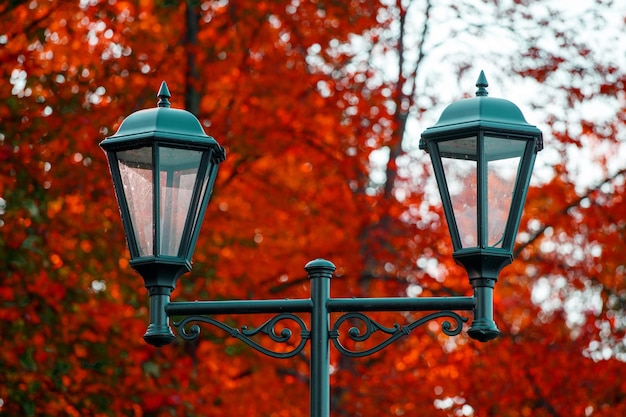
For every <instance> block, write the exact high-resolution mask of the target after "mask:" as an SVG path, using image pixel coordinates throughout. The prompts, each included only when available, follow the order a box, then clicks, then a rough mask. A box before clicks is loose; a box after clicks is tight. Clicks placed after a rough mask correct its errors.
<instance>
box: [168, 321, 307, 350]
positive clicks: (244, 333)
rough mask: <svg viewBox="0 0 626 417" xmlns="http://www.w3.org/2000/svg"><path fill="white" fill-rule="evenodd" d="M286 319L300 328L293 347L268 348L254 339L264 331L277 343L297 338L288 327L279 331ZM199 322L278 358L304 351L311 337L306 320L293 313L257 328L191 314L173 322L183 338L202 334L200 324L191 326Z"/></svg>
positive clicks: (193, 337)
mask: <svg viewBox="0 0 626 417" xmlns="http://www.w3.org/2000/svg"><path fill="white" fill-rule="evenodd" d="M285 320H288V321H292V322H295V324H296V325H297V327H299V328H300V335H299V337H300V340H299V341H298V343H297V344H296V346H295V347H293V348H292V349H290V350H287V351H285V352H276V351H273V350H270V349H268V348H266V347H265V346H262V345H261V344H259V343H257V342H256V341H255V340H254V339H253V338H254V336H257V335H259V334H261V333H263V334H265V335H267V336H269V338H270V339H271V340H272V341H274V342H276V343H282V344H285V345H286V344H287V343H289V342H291V341H292V338H293V339H294V340H295V337H294V334H293V331H292V330H291V329H289V328H287V327H283V328H282V329H281V330H280V331H277V326H278V325H279V324H280V323H281V322H284V321H285ZM198 322H200V323H207V324H210V325H213V326H215V327H217V328H219V329H222V330H223V331H225V332H226V333H228V334H230V336H232V337H234V338H237V339H239V340H241V341H242V342H244V343H245V344H247V345H248V346H250V347H252V348H253V349H255V350H257V351H259V352H261V353H263V354H265V355H267V356H271V357H272V358H277V359H286V358H291V357H293V356H295V355H297V354H298V353H300V352H301V351H302V349H304V346H305V345H306V342H307V340H308V339H309V338H310V332H309V330H308V329H307V326H306V324H305V323H304V321H303V320H302V319H301V318H300V317H298V316H296V315H295V314H292V313H281V314H278V315H276V316H274V317H273V318H271V319H269V320H267V321H266V322H265V323H263V324H262V325H261V326H259V327H257V328H250V329H249V328H248V327H247V326H241V329H238V328H235V327H231V326H229V325H227V324H226V323H223V322H221V321H219V320H216V319H213V318H211V317H208V316H189V317H186V318H184V319H183V320H180V321H176V322H174V323H173V324H174V326H175V327H176V328H178V329H179V331H180V335H181V336H182V338H183V339H185V340H194V339H196V338H197V337H198V336H199V335H200V326H198V325H197V324H193V325H191V326H189V325H190V324H192V323H198Z"/></svg>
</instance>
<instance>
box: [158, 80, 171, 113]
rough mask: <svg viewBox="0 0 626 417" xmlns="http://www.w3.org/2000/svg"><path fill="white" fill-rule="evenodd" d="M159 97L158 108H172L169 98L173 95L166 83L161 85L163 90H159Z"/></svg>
mask: <svg viewBox="0 0 626 417" xmlns="http://www.w3.org/2000/svg"><path fill="white" fill-rule="evenodd" d="M157 97H158V99H159V102H158V103H157V107H169V106H170V100H169V98H170V97H172V95H171V94H170V90H169V89H168V88H167V84H166V83H165V81H163V82H162V83H161V88H159V92H158V93H157Z"/></svg>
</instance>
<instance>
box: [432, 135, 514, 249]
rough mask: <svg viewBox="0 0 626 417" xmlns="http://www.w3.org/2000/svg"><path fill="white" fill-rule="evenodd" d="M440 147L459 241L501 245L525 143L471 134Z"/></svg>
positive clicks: (476, 244)
mask: <svg viewBox="0 0 626 417" xmlns="http://www.w3.org/2000/svg"><path fill="white" fill-rule="evenodd" d="M438 146H439V154H440V155H441V158H442V165H443V169H444V173H445V177H446V183H447V186H448V192H449V195H450V201H451V203H452V209H453V212H454V217H455V221H456V226H457V229H458V233H459V238H460V242H461V246H462V247H463V248H470V247H481V248H486V247H502V243H503V237H504V231H505V228H506V224H507V220H508V216H509V212H510V210H511V202H512V198H513V192H514V189H515V184H516V181H517V175H518V172H519V167H520V161H521V157H522V155H523V154H524V150H525V148H526V142H525V141H521V140H515V139H506V138H499V137H492V136H484V137H483V138H482V144H481V143H480V141H479V140H478V139H477V137H476V136H474V137H466V138H460V139H453V140H447V141H442V142H439V143H438ZM479 187H481V192H479ZM478 207H481V210H479V209H478Z"/></svg>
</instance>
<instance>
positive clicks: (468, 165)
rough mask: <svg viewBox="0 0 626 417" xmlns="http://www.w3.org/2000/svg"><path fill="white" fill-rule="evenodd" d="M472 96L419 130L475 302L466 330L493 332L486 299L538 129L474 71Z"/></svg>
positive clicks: (516, 217) (515, 220)
mask: <svg viewBox="0 0 626 417" xmlns="http://www.w3.org/2000/svg"><path fill="white" fill-rule="evenodd" d="M476 87H478V91H476V97H474V98H470V99H466V100H461V101H457V102H456V103H452V104H450V105H449V106H448V107H446V109H445V110H444V111H443V113H442V114H441V117H440V118H439V121H438V122H437V123H436V124H435V125H434V126H432V127H430V128H428V129H426V130H425V131H424V132H423V133H422V139H421V140H420V149H424V150H426V151H427V152H429V153H430V156H431V160H432V163H433V170H434V172H435V178H436V179H437V184H438V186H439V193H440V194H441V200H442V203H443V209H444V213H445V216H446V220H447V222H448V228H449V230H450V237H451V238H452V246H453V247H454V253H453V254H452V256H453V257H454V259H455V261H456V262H457V263H459V264H461V265H462V266H463V267H464V268H465V270H466V271H467V273H468V275H469V279H470V282H471V284H472V287H473V289H474V293H475V296H476V300H477V306H476V309H475V310H474V320H473V322H472V326H471V327H470V329H469V330H468V334H469V335H470V336H471V337H472V338H474V339H478V340H481V341H486V340H490V339H493V338H495V337H496V336H497V335H498V334H499V331H498V328H497V327H496V324H495V322H494V321H493V312H492V305H493V302H492V297H493V288H494V285H495V282H496V281H497V280H498V274H499V273H500V270H501V269H502V268H504V267H505V266H506V265H508V264H510V263H511V262H512V261H513V244H514V243H515V236H516V235H517V229H518V228H519V223H520V219H521V217H522V210H523V208H524V201H525V200H526V192H527V191H528V185H529V183H530V177H531V174H532V169H533V165H534V163H535V156H536V154H537V152H539V151H540V150H541V149H542V148H543V139H542V134H541V131H540V130H539V129H537V128H536V127H535V126H532V125H529V124H528V123H527V122H526V120H525V119H524V116H523V115H522V112H521V111H520V109H519V108H518V107H517V106H516V105H515V104H513V103H511V102H510V101H507V100H503V99H498V98H491V97H488V96H487V90H486V87H488V83H487V78H486V77H485V73H484V72H482V71H481V72H480V76H479V77H478V81H477V82H476Z"/></svg>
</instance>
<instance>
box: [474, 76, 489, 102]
mask: <svg viewBox="0 0 626 417" xmlns="http://www.w3.org/2000/svg"><path fill="white" fill-rule="evenodd" d="M476 87H478V90H476V97H485V96H488V95H489V93H488V92H487V87H489V83H488V82H487V77H485V72H484V71H482V70H481V71H480V75H479V76H478V80H477V81H476Z"/></svg>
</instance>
